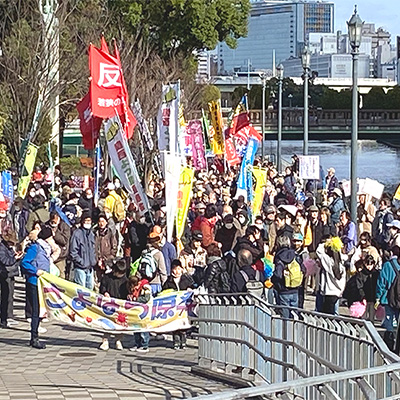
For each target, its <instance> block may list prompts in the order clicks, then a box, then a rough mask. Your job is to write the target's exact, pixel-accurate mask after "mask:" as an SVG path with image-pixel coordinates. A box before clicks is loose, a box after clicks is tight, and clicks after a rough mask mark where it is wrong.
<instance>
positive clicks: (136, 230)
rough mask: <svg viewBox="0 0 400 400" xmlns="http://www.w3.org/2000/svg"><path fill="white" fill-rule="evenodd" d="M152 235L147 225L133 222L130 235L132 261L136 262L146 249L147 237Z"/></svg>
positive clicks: (129, 231) (130, 225) (129, 230)
mask: <svg viewBox="0 0 400 400" xmlns="http://www.w3.org/2000/svg"><path fill="white" fill-rule="evenodd" d="M149 233H150V228H149V227H148V226H147V225H146V224H140V223H138V222H136V221H132V222H131V223H130V224H129V228H128V234H129V241H130V245H131V257H132V261H136V260H137V259H138V258H139V257H140V256H141V254H142V251H143V250H144V249H145V248H146V244H147V236H148V234H149Z"/></svg>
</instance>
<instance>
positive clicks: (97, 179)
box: [93, 141, 101, 207]
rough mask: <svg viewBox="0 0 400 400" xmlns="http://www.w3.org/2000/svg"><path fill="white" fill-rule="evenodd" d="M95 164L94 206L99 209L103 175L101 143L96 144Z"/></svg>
mask: <svg viewBox="0 0 400 400" xmlns="http://www.w3.org/2000/svg"><path fill="white" fill-rule="evenodd" d="M95 157H96V158H95V163H94V193H93V199H94V205H95V206H96V207H97V203H98V202H99V197H100V190H99V188H100V175H101V147H100V143H99V141H97V144H96V150H95Z"/></svg>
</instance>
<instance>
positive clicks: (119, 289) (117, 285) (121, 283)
mask: <svg viewBox="0 0 400 400" xmlns="http://www.w3.org/2000/svg"><path fill="white" fill-rule="evenodd" d="M99 292H100V293H101V294H104V293H108V294H109V295H110V297H112V298H114V299H123V300H125V299H126V298H127V297H128V278H127V277H126V275H123V276H121V277H117V276H115V275H114V274H113V273H112V272H110V273H109V274H104V275H103V277H102V278H101V282H100V289H99Z"/></svg>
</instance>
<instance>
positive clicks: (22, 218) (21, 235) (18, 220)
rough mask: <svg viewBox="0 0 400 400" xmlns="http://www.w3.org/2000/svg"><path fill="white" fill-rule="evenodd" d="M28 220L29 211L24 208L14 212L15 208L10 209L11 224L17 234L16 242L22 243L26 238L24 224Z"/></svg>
mask: <svg viewBox="0 0 400 400" xmlns="http://www.w3.org/2000/svg"><path fill="white" fill-rule="evenodd" d="M28 218H29V210H28V209H27V208H25V207H23V208H22V210H20V211H16V210H15V207H14V206H13V207H12V208H11V219H12V222H13V227H14V231H15V233H16V234H17V237H18V240H19V241H20V242H22V241H23V240H24V239H25V238H26V237H27V236H28V233H29V232H28V230H27V229H26V224H27V222H28Z"/></svg>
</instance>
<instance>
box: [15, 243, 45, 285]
mask: <svg viewBox="0 0 400 400" xmlns="http://www.w3.org/2000/svg"><path fill="white" fill-rule="evenodd" d="M39 269H41V270H43V271H45V272H49V271H50V257H49V256H48V254H47V252H46V250H45V249H44V248H43V247H42V246H41V245H40V244H39V243H38V242H32V243H31V244H30V245H29V246H28V247H27V249H26V252H25V255H24V257H23V259H22V261H21V270H22V272H23V274H24V275H25V276H26V281H27V282H28V283H30V284H32V285H35V286H37V278H38V277H37V275H36V273H37V271H38V270H39Z"/></svg>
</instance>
